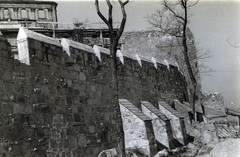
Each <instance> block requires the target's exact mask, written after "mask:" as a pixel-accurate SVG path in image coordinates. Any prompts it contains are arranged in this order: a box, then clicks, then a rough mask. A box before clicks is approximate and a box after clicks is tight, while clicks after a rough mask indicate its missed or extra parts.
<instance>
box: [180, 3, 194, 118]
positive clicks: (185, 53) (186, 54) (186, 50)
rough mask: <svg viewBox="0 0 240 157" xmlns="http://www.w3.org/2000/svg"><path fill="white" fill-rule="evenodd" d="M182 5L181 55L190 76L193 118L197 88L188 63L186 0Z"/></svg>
mask: <svg viewBox="0 0 240 157" xmlns="http://www.w3.org/2000/svg"><path fill="white" fill-rule="evenodd" d="M182 6H183V7H184V16H185V18H184V22H183V34H182V43H183V48H184V51H183V55H184V60H185V62H186V65H187V69H188V73H189V76H190V80H191V83H190V86H191V87H190V89H191V90H190V97H191V101H190V103H191V107H192V113H193V119H194V120H195V119H196V118H195V95H196V88H197V81H196V79H195V76H194V74H193V69H192V67H191V64H190V60H189V52H188V46H187V37H186V30H187V22H188V19H187V1H183V0H182Z"/></svg>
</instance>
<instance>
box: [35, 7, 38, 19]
mask: <svg viewBox="0 0 240 157" xmlns="http://www.w3.org/2000/svg"><path fill="white" fill-rule="evenodd" d="M38 18H39V13H38V9H35V19H36V20H38Z"/></svg>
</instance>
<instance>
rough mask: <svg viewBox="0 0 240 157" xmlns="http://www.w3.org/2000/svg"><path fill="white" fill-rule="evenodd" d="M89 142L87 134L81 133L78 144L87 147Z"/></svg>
mask: <svg viewBox="0 0 240 157" xmlns="http://www.w3.org/2000/svg"><path fill="white" fill-rule="evenodd" d="M86 144H87V139H86V135H84V134H81V135H80V136H79V138H78V146H80V147H85V146H86Z"/></svg>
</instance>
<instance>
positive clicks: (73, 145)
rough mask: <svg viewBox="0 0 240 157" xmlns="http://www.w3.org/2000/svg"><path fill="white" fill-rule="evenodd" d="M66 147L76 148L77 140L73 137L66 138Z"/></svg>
mask: <svg viewBox="0 0 240 157" xmlns="http://www.w3.org/2000/svg"><path fill="white" fill-rule="evenodd" d="M68 147H69V148H76V147H77V138H75V137H72V136H71V137H69V138H68Z"/></svg>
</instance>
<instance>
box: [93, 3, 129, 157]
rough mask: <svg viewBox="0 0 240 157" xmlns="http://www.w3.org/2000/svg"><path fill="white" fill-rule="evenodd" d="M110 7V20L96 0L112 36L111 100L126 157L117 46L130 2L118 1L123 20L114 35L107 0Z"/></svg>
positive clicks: (123, 154)
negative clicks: (119, 97)
mask: <svg viewBox="0 0 240 157" xmlns="http://www.w3.org/2000/svg"><path fill="white" fill-rule="evenodd" d="M106 2H107V5H108V19H107V18H106V17H105V16H104V15H103V14H102V12H101V11H100V7H99V2H98V0H95V6H96V10H97V14H98V16H99V17H100V18H101V19H102V21H103V22H104V23H105V24H106V25H107V26H108V30H109V35H110V57H111V61H110V71H111V82H110V84H111V92H112V98H111V104H112V106H113V109H114V116H115V120H116V122H117V123H116V127H117V128H116V129H117V142H118V149H119V150H120V151H119V152H120V155H121V156H122V157H125V156H126V153H125V141H124V131H123V124H122V118H121V112H120V106H119V102H118V82H117V56H116V53H117V46H118V43H119V39H120V37H121V35H122V33H123V31H124V27H125V23H126V20H127V14H126V11H125V5H126V4H128V2H129V0H126V1H124V2H123V1H122V0H118V2H119V5H120V7H121V12H122V20H121V24H120V28H119V29H118V31H117V33H114V28H113V15H112V10H113V6H112V4H111V2H110V0H106Z"/></svg>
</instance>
